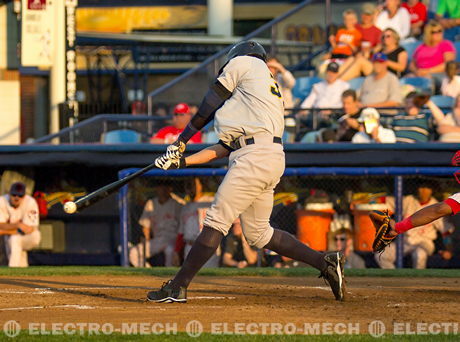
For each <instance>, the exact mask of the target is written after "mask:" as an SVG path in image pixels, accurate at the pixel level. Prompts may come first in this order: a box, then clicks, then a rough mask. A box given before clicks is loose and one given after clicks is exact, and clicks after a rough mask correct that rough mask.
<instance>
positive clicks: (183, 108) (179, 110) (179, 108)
mask: <svg viewBox="0 0 460 342" xmlns="http://www.w3.org/2000/svg"><path fill="white" fill-rule="evenodd" d="M188 113H190V107H189V106H188V105H187V104H186V103H178V104H177V105H176V106H175V107H174V114H188Z"/></svg>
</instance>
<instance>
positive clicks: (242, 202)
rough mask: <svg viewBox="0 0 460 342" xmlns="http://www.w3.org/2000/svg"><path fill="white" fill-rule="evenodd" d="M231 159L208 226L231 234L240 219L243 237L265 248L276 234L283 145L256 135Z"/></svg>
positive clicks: (282, 167) (207, 217) (250, 242)
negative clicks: (275, 194) (275, 201)
mask: <svg viewBox="0 0 460 342" xmlns="http://www.w3.org/2000/svg"><path fill="white" fill-rule="evenodd" d="M245 138H248V137H242V138H241V139H240V142H241V145H242V147H241V148H240V149H238V150H236V151H234V152H232V153H231V154H230V156H229V165H228V172H227V174H226V175H225V178H224V180H223V181H222V183H221V184H220V186H219V189H218V190H217V193H216V195H215V199H214V202H213V203H212V206H211V208H210V209H209V210H208V211H207V213H206V218H205V220H204V223H203V224H204V225H205V226H208V227H211V228H214V229H216V230H218V231H220V232H222V233H223V234H224V235H227V233H228V231H229V229H230V227H231V225H232V223H233V222H234V221H235V219H236V218H237V217H240V219H241V224H242V227H243V234H244V237H245V238H246V240H247V241H248V243H249V245H250V246H255V247H258V248H262V247H264V246H265V245H266V244H267V243H268V242H269V241H270V239H271V237H272V235H273V228H272V227H271V226H270V223H269V219H270V215H271V212H272V209H273V189H274V188H275V186H276V185H277V184H278V182H279V180H280V177H281V176H282V174H283V172H284V167H285V159H284V151H283V146H282V145H281V144H277V143H273V136H268V135H264V136H255V137H254V144H251V145H245V142H244V139H245Z"/></svg>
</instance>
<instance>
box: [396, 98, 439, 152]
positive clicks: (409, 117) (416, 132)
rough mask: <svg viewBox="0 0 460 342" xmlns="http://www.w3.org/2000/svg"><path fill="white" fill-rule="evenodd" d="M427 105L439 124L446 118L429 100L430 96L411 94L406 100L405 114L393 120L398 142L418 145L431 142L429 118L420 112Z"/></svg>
mask: <svg viewBox="0 0 460 342" xmlns="http://www.w3.org/2000/svg"><path fill="white" fill-rule="evenodd" d="M425 104H426V106H427V107H428V109H429V110H430V111H431V113H432V115H433V117H434V118H435V120H436V121H438V122H439V121H441V120H442V119H443V118H444V115H443V114H442V111H441V110H440V109H439V107H438V106H436V105H435V104H434V103H433V101H430V100H429V95H427V94H422V93H418V92H415V91H413V92H410V93H409V94H407V96H406V98H405V100H404V107H405V114H403V115H397V116H395V117H394V119H393V130H394V131H395V133H396V141H397V142H399V143H417V142H427V141H428V140H429V136H430V132H429V121H428V120H429V116H428V115H427V114H426V113H421V112H420V109H421V108H422V107H423V106H424V105H425Z"/></svg>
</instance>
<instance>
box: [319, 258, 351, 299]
mask: <svg viewBox="0 0 460 342" xmlns="http://www.w3.org/2000/svg"><path fill="white" fill-rule="evenodd" d="M324 261H326V264H327V267H326V269H324V270H323V271H322V272H321V274H320V277H321V278H324V279H326V280H327V282H328V283H329V286H330V287H331V289H332V292H333V293H334V296H335V299H336V300H340V301H343V300H344V298H345V277H344V274H343V267H344V264H345V256H344V255H343V254H342V253H341V252H332V253H326V255H325V256H324Z"/></svg>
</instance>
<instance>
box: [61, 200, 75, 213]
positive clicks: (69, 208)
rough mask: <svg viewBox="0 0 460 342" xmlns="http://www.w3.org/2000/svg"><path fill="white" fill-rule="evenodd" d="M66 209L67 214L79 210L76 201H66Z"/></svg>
mask: <svg viewBox="0 0 460 342" xmlns="http://www.w3.org/2000/svg"><path fill="white" fill-rule="evenodd" d="M64 211H65V212H66V213H67V214H73V213H75V212H76V211H77V205H76V204H75V202H66V204H64Z"/></svg>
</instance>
